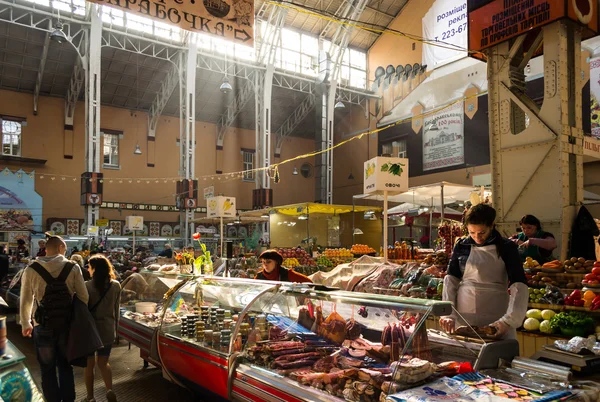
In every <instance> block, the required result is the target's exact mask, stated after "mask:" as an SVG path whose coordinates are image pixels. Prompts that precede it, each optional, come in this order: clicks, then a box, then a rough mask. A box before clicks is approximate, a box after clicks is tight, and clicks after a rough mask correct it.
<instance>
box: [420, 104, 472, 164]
mask: <svg viewBox="0 0 600 402" xmlns="http://www.w3.org/2000/svg"><path fill="white" fill-rule="evenodd" d="M463 119H464V104H463V102H457V103H455V104H454V105H451V106H449V107H447V108H445V109H443V110H440V111H439V112H437V113H435V114H432V115H429V116H427V117H425V124H424V130H423V170H433V169H440V168H444V167H448V166H455V165H461V164H463V163H465V141H464V124H463V123H464V120H463Z"/></svg>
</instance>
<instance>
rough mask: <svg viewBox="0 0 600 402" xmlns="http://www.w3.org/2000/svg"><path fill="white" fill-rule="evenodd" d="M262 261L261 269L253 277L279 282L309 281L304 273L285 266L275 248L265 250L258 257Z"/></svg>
mask: <svg viewBox="0 0 600 402" xmlns="http://www.w3.org/2000/svg"><path fill="white" fill-rule="evenodd" d="M258 259H259V260H260V262H261V263H262V266H263V269H262V270H261V271H259V272H258V273H257V274H256V276H255V277H254V279H262V280H267V281H279V282H311V283H312V281H311V280H310V279H309V278H308V277H307V276H305V275H302V274H299V273H298V272H296V271H294V270H291V269H288V268H285V267H283V266H282V265H281V264H283V256H282V255H281V254H280V253H279V251H277V250H266V251H263V252H262V254H261V255H260V256H259V257H258Z"/></svg>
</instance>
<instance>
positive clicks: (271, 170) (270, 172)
mask: <svg viewBox="0 0 600 402" xmlns="http://www.w3.org/2000/svg"><path fill="white" fill-rule="evenodd" d="M486 93H487V91H482V92H479V93H477V94H474V95H469V96H464V97H462V98H459V99H457V100H455V101H453V102H450V103H448V104H445V105H442V106H439V107H437V108H435V109H432V110H430V111H427V112H423V113H420V114H418V115H415V116H411V117H407V118H404V119H401V120H398V121H396V122H394V123H390V124H387V125H385V126H382V127H379V128H376V129H373V130H365V131H364V132H362V133H359V134H357V135H355V136H354V137H352V138H348V139H347V140H344V141H342V142H339V143H338V144H335V145H333V146H331V147H329V148H326V149H323V150H319V151H313V152H309V153H305V154H302V155H297V156H295V157H293V158H289V159H286V160H284V161H281V162H278V163H274V164H272V165H271V166H267V167H260V168H254V169H247V170H242V171H238V172H228V173H224V174H213V175H204V176H198V177H197V178H196V180H200V179H202V180H203V181H206V180H207V179H209V180H215V179H218V180H221V179H222V178H224V180H223V181H231V180H237V179H241V178H243V177H245V176H248V175H251V174H253V173H254V174H255V173H258V172H262V171H266V174H267V176H268V177H270V178H273V177H274V175H275V172H277V171H278V167H279V166H281V165H284V164H286V163H290V162H295V161H298V160H300V159H305V158H311V157H315V156H318V155H320V154H323V153H326V152H329V151H332V150H335V149H337V148H339V147H342V146H344V145H346V144H348V143H350V142H352V141H356V140H360V139H362V138H364V137H365V136H370V135H373V134H377V133H379V132H381V131H383V130H387V129H388V128H391V127H394V126H397V125H400V124H403V123H407V122H411V121H412V120H414V119H423V118H425V117H427V116H430V115H433V114H436V113H438V112H440V111H442V110H444V109H446V108H449V107H451V106H453V105H455V104H457V103H459V102H464V101H466V100H469V99H472V98H477V97H479V96H481V95H485V94H486ZM9 172H10V169H8V168H5V169H4V175H5V176H7V175H8V174H9ZM34 175H38V176H39V178H40V179H44V177H45V176H49V177H51V179H52V180H54V179H55V178H56V177H61V178H62V179H63V180H65V178H71V179H72V180H73V181H74V182H76V181H77V180H78V179H79V177H77V176H67V175H62V176H61V175H47V174H40V173H35V174H34V173H30V174H29V176H30V177H31V178H33V177H34ZM115 180H117V179H115ZM134 180H135V181H136V182H137V183H141V182H142V180H143V181H146V183H148V184H150V181H155V182H156V183H158V182H159V181H160V180H163V182H164V183H168V181H169V180H171V181H172V182H173V183H176V182H178V181H180V180H182V179H181V178H180V177H175V178H173V177H168V178H164V177H163V178H161V177H147V178H144V177H142V178H137V177H133V178H119V179H118V183H119V184H123V182H124V181H127V182H128V183H130V184H131V183H133V181H134ZM89 181H90V182H93V181H94V179H89ZM99 181H100V182H103V181H104V180H103V179H99ZM109 183H113V180H112V179H110V180H109Z"/></svg>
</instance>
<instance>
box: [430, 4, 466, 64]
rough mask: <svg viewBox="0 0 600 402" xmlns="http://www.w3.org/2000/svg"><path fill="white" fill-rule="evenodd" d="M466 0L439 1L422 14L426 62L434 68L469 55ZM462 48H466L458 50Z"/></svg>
mask: <svg viewBox="0 0 600 402" xmlns="http://www.w3.org/2000/svg"><path fill="white" fill-rule="evenodd" d="M467 21H468V18H467V0H437V1H436V2H435V3H433V5H432V6H431V8H430V9H429V11H427V14H425V16H424V17H423V20H422V23H423V38H425V39H426V40H431V41H436V42H443V43H434V44H429V43H424V44H423V64H424V65H427V66H428V67H429V68H430V69H434V68H437V67H440V66H443V65H444V64H447V63H450V62H453V61H455V60H458V59H461V58H463V57H467V55H468V54H467V52H466V49H467V46H468V43H467V42H468V35H467V31H468V28H467ZM458 49H463V50H458Z"/></svg>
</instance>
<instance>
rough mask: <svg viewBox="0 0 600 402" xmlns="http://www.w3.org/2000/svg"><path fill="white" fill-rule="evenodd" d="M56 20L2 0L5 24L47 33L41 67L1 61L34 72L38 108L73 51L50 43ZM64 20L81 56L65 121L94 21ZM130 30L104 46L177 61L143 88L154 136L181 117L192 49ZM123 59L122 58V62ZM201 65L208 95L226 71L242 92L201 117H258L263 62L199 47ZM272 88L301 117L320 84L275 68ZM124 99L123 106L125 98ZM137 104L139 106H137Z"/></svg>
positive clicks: (111, 30)
mask: <svg viewBox="0 0 600 402" xmlns="http://www.w3.org/2000/svg"><path fill="white" fill-rule="evenodd" d="M260 9H262V10H263V11H262V13H261V12H260ZM260 9H259V13H258V18H264V17H265V16H266V13H267V12H268V11H269V7H266V6H265V7H261V8H260ZM54 11H55V10H54ZM261 16H262V17H261ZM384 17H385V16H384ZM56 20H57V16H56V15H55V13H53V10H52V9H51V8H49V7H44V6H40V5H37V4H24V3H20V2H19V0H0V25H1V24H2V23H3V22H4V23H8V25H9V26H10V25H17V26H20V27H27V28H32V29H34V30H37V31H38V32H39V34H36V35H37V36H39V35H40V34H42V33H43V35H44V36H43V38H44V39H42V43H43V46H42V47H41V48H40V51H39V53H37V54H36V55H34V57H35V58H36V59H38V60H39V61H38V63H37V65H36V67H33V66H31V68H29V67H28V66H23V65H22V64H21V65H17V64H12V63H11V61H8V60H7V61H4V62H3V61H1V60H0V65H1V64H2V63H4V64H5V65H7V66H11V67H12V68H13V69H14V68H17V67H19V68H20V69H22V70H23V71H29V72H30V73H31V72H34V71H35V75H36V79H34V80H32V82H33V85H34V87H32V88H31V89H29V91H30V93H31V92H32V93H33V94H34V110H37V99H38V98H39V96H40V95H47V94H48V89H47V88H50V87H54V81H55V78H53V77H55V75H52V74H53V72H54V70H56V68H57V66H59V67H60V66H61V65H60V64H57V63H60V62H62V61H63V60H62V59H61V60H56V57H57V56H56V54H57V53H58V54H59V55H60V54H61V52H67V51H69V52H72V51H71V50H68V49H67V48H64V47H63V48H58V47H56V46H57V45H56V43H55V42H52V41H49V36H48V34H49V33H50V32H52V30H53V29H54V22H55V21H56ZM60 20H61V22H62V23H63V31H64V33H65V35H66V36H67V38H68V39H69V41H70V42H71V44H72V45H73V47H74V50H75V51H76V52H77V55H78V56H79V57H77V58H76V59H74V60H72V61H70V62H69V64H70V66H71V70H70V73H68V76H70V78H68V79H66V86H63V87H61V86H57V87H56V88H57V89H60V88H64V89H63V91H64V92H63V95H62V96H63V97H64V98H65V104H66V107H65V117H66V124H72V121H73V115H74V110H75V105H76V104H77V101H78V100H80V99H81V96H82V92H83V91H82V89H83V87H84V85H85V84H84V83H85V69H86V66H87V58H86V51H87V42H88V37H89V29H90V25H91V24H90V22H89V13H88V16H87V17H86V16H78V15H75V14H71V15H61V16H60ZM126 31H127V29H126V28H123V29H121V28H120V27H115V26H114V25H110V26H107V25H105V26H104V28H103V30H102V47H103V48H110V49H118V50H121V51H126V52H130V53H134V54H137V55H143V56H146V57H149V58H152V59H158V60H162V63H164V62H168V63H169V64H171V65H172V67H171V68H170V69H169V70H166V69H165V65H164V64H161V65H160V68H161V69H162V71H163V73H162V75H161V76H160V77H162V79H161V80H160V82H158V83H157V82H152V83H151V84H152V86H150V84H148V86H147V88H151V89H147V90H146V92H144V91H142V94H143V95H144V96H149V95H153V99H152V98H151V99H149V100H148V101H145V102H144V103H143V104H142V107H141V108H140V109H141V110H144V111H147V112H148V114H149V128H150V129H149V135H155V132H156V125H157V122H158V117H159V116H160V115H161V114H162V113H167V114H168V115H173V116H176V115H178V112H176V110H177V109H178V102H179V100H178V97H175V96H174V95H173V94H174V92H175V90H176V88H177V86H178V85H179V82H178V79H177V77H178V74H179V71H178V68H177V65H178V64H179V57H182V56H183V55H184V54H185V52H187V46H186V44H185V42H184V43H182V42H174V41H167V40H165V41H163V40H162V39H161V40H159V39H157V38H156V37H149V36H146V35H145V34H142V33H140V34H136V33H132V32H130V31H128V32H126ZM7 32H8V31H7ZM9 36H10V34H9ZM189 37H190V35H188V36H186V39H188V40H189ZM20 40H21V39H20ZM38 40H39V39H38ZM63 46H64V45H63ZM48 48H50V50H48ZM69 48H70V46H69ZM57 49H59V50H57ZM60 49H62V50H60ZM1 50H2V49H1V48H0V51H1ZM51 54H52V56H51ZM103 54H104V51H103ZM40 55H41V56H40ZM106 57H115V53H114V52H113V53H111V54H110V56H103V63H105V61H106V60H105V59H106ZM138 60H139V59H138ZM65 61H67V60H65ZM119 61H120V62H123V61H122V60H119ZM109 62H110V61H109ZM126 62H127V61H125V63H126ZM110 63H112V62H110ZM148 64H151V63H148ZM65 67H66V65H62V67H61V68H62V69H63V70H64V68H65ZM196 67H197V68H198V69H199V70H202V71H205V73H199V75H198V79H199V80H205V81H204V87H203V88H204V90H205V91H206V90H209V93H207V94H206V95H204V96H205V98H208V99H210V98H212V96H211V94H210V91H217V89H218V87H219V84H220V82H219V81H220V80H221V79H222V76H223V75H225V74H226V75H227V76H228V77H230V78H233V79H235V80H236V81H235V82H236V83H235V84H234V85H236V86H235V88H236V92H237V95H238V96H237V99H236V101H235V102H232V103H231V104H229V105H228V106H229V107H222V110H223V111H221V112H218V114H217V113H215V112H216V111H217V109H218V106H216V105H215V106H214V108H213V110H211V111H205V112H204V111H203V109H204V108H202V107H199V108H197V109H200V111H199V113H198V114H197V118H198V120H203V121H213V122H215V123H218V126H219V127H222V128H226V127H228V126H231V125H232V124H238V123H239V121H236V119H237V118H239V117H240V116H241V114H244V115H245V116H246V117H245V120H246V121H248V114H249V113H250V114H251V115H254V111H253V109H254V104H253V102H248V101H247V100H246V102H240V100H241V96H240V95H242V94H245V97H247V98H251V95H252V93H253V91H254V87H253V83H254V81H255V77H256V74H257V73H260V74H264V71H265V70H266V67H265V65H264V63H257V62H252V61H246V60H241V59H232V58H225V56H224V55H222V54H219V53H216V52H211V51H209V50H206V49H201V48H200V49H198V57H197V60H196ZM0 68H1V66H0ZM149 68H150V67H149ZM153 68H154V67H153ZM103 69H104V67H103ZM164 71H168V72H167V74H164ZM146 73H148V71H146ZM109 74H110V72H109ZM129 74H130V78H133V76H132V74H131V73H129ZM134 75H135V74H134ZM123 77H125V78H126V75H123ZM135 78H136V80H133V79H129V80H126V79H124V80H125V81H130V82H128V83H126V84H128V85H129V91H126V89H127V88H125V87H123V86H122V87H120V89H121V90H122V92H125V95H123V94H120V98H121V99H123V96H134V94H135V96H139V93H138V91H137V90H134V89H135V88H134V86H133V84H132V83H131V81H135V82H136V83H137V79H138V78H139V77H135ZM215 81H216V82H215ZM157 84H158V85H157ZM62 85H65V84H62ZM102 85H103V86H106V88H108V87H110V88H113V87H117V86H116V85H113V83H111V82H105V81H102ZM273 86H274V87H277V88H280V89H282V90H284V91H283V92H279V93H278V96H279V99H278V100H277V105H276V107H280V104H282V103H286V104H288V106H287V107H288V109H287V110H282V111H280V112H277V109H276V110H275V111H274V113H281V115H282V117H283V116H292V115H297V113H296V112H295V109H296V108H297V106H298V103H297V102H295V101H294V102H289V101H290V100H291V99H295V98H296V96H295V95H293V94H294V93H304V94H308V95H310V96H312V95H311V94H313V93H314V91H315V86H316V83H315V78H314V77H310V76H304V75H301V74H296V73H293V72H289V71H285V70H282V69H275V72H274V75H273ZM44 88H46V89H44ZM154 88H155V89H154ZM16 89H18V90H26V91H27V89H26V88H23V87H21V86H19V87H18V88H16ZM117 89H119V88H117ZM107 90H108V89H107ZM286 91H287V92H286ZM217 93H218V91H217ZM336 93H337V96H338V97H339V98H340V99H341V100H342V101H344V102H348V103H354V104H364V103H365V101H366V99H368V98H369V97H374V98H377V97H378V96H377V95H374V94H373V93H371V92H369V91H363V90H358V89H352V88H338V89H337V90H336ZM285 94H289V95H285ZM57 95H58V94H56V93H54V94H52V96H57ZM282 95H283V96H289V97H290V98H289V100H288V102H281V96H282ZM310 96H309V97H310ZM302 99H306V97H303V98H302ZM102 101H103V104H108V105H112V102H114V101H115V97H114V96H112V97H111V96H110V95H108V96H107V95H106V94H104V93H103V96H102ZM121 103H122V104H123V103H125V102H121ZM290 103H292V104H293V109H289V107H290V106H291V104H290ZM294 103H295V104H294ZM129 105H131V103H129V104H128V105H127V106H126V105H119V104H114V106H115V107H129ZM136 105H137V103H136ZM144 105H145V106H144ZM244 105H246V106H244ZM209 106H210V105H209ZM134 108H136V107H135V106H134ZM202 113H204V114H202ZM207 116H208V117H207ZM282 123H283V120H278V124H277V123H275V121H274V125H275V127H276V128H277V127H278V126H279V125H281V124H282ZM286 124H287V123H286ZM247 125H248V124H247ZM288 127H289V126H288ZM280 131H281V130H280Z"/></svg>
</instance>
